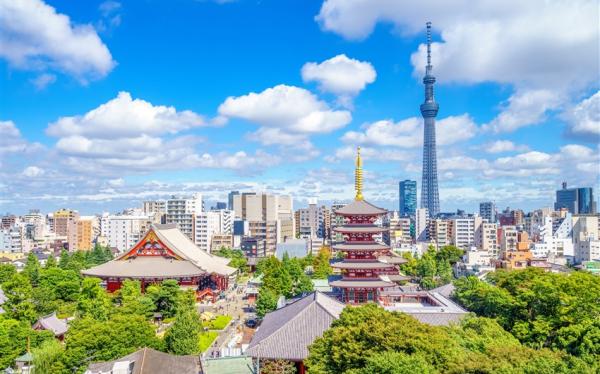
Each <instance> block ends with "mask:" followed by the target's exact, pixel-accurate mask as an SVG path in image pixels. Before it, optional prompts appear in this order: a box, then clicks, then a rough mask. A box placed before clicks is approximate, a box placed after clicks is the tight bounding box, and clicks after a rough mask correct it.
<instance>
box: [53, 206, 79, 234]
mask: <svg viewBox="0 0 600 374" xmlns="http://www.w3.org/2000/svg"><path fill="white" fill-rule="evenodd" d="M53 217H54V233H55V234H56V235H57V236H68V235H69V227H70V226H71V227H73V226H72V223H73V222H76V221H77V220H78V219H79V213H78V212H77V211H75V210H70V209H60V210H57V211H56V212H54V214H53Z"/></svg>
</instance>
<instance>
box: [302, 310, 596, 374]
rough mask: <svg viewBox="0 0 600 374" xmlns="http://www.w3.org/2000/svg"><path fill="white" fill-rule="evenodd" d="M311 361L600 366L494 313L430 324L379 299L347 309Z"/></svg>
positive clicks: (524, 369) (368, 369) (358, 367)
mask: <svg viewBox="0 0 600 374" xmlns="http://www.w3.org/2000/svg"><path fill="white" fill-rule="evenodd" d="M306 365H307V367H308V370H309V372H310V373H311V374H326V373H327V374H329V373H331V374H333V373H336V374H337V373H352V374H359V373H360V374H363V373H364V374H367V373H369V374H370V373H373V374H374V373H378V374H400V373H417V372H418V373H457V374H458V373H473V374H475V373H531V374H533V373H540V372H543V373H574V372H577V373H592V372H594V368H593V367H592V366H590V365H588V364H586V363H585V362H584V361H582V360H580V359H578V358H575V357H573V356H570V355H568V354H566V353H564V352H553V351H551V350H549V349H538V350H536V349H532V348H529V347H526V346H523V345H522V344H521V343H520V342H519V341H518V340H517V339H515V338H514V337H513V336H512V335H511V334H510V333H508V332H507V331H505V330H504V329H502V327H501V326H500V325H499V324H498V323H497V322H495V321H494V320H492V319H488V318H482V317H468V318H466V319H465V320H463V322H462V323H461V324H459V325H455V326H450V327H444V326H430V325H426V324H423V323H420V322H418V321H417V320H416V319H414V318H413V317H411V316H409V315H406V314H403V313H398V312H387V311H385V310H384V309H382V308H380V307H379V306H377V305H375V304H367V305H365V306H361V307H356V308H346V309H344V311H343V312H342V314H341V315H340V318H339V319H338V320H336V321H334V322H333V324H332V326H331V328H330V329H329V330H327V331H326V332H325V333H324V335H323V337H321V338H318V339H317V340H316V341H315V342H314V343H313V344H312V345H311V346H310V347H309V357H308V359H307V360H306Z"/></svg>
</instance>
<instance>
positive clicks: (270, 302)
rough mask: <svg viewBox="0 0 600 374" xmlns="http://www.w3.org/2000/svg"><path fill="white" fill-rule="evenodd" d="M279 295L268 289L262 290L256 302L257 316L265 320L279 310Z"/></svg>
mask: <svg viewBox="0 0 600 374" xmlns="http://www.w3.org/2000/svg"><path fill="white" fill-rule="evenodd" d="M277 297H278V296H277V295H276V294H275V293H273V291H271V290H269V289H267V288H261V289H260V291H259V292H258V299H257V300H256V315H257V316H258V317H260V318H263V317H264V316H265V315H266V314H267V313H269V312H271V311H273V310H275V308H277Z"/></svg>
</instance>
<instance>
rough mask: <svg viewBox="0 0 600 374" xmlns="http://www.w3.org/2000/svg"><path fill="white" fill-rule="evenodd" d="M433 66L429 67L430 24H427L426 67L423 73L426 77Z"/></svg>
mask: <svg viewBox="0 0 600 374" xmlns="http://www.w3.org/2000/svg"><path fill="white" fill-rule="evenodd" d="M432 69H433V66H431V22H427V66H426V67H425V72H426V73H427V75H429V74H431V70H432Z"/></svg>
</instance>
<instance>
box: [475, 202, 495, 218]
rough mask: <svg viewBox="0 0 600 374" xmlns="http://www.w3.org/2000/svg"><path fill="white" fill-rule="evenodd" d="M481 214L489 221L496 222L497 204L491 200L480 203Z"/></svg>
mask: <svg viewBox="0 0 600 374" xmlns="http://www.w3.org/2000/svg"><path fill="white" fill-rule="evenodd" d="M479 215H480V216H481V218H483V219H484V220H486V221H487V222H489V223H495V222H496V215H497V211H496V204H494V203H493V202H491V201H485V202H482V203H479Z"/></svg>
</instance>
